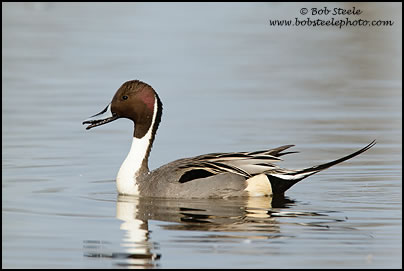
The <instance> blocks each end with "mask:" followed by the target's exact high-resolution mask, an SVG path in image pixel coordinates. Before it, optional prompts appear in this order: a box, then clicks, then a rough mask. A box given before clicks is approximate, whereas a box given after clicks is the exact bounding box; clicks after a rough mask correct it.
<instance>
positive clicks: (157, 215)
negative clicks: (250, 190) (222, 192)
mask: <svg viewBox="0 0 404 271" xmlns="http://www.w3.org/2000/svg"><path fill="white" fill-rule="evenodd" d="M293 205H295V202H294V201H293V200H291V199H289V198H287V197H284V196H276V197H245V198H228V199H192V200H191V199H186V200H184V199H164V198H147V197H132V196H123V195H119V196H118V198H117V202H116V218H118V219H119V220H120V221H122V223H121V224H120V229H121V230H123V231H125V235H124V238H123V239H122V241H121V242H120V247H121V249H122V250H123V251H122V252H114V253H105V252H102V251H103V250H104V251H105V248H103V247H107V246H108V243H107V242H102V241H86V242H85V243H86V245H85V249H86V250H87V251H90V250H91V252H87V253H85V256H86V257H99V258H112V259H113V261H114V264H116V265H118V266H125V267H156V266H158V263H159V259H160V258H161V256H162V255H161V254H159V253H157V252H156V251H158V250H159V249H158V247H159V242H158V241H157V242H156V241H154V242H152V241H151V232H150V230H149V224H148V222H149V220H154V221H161V222H170V223H162V224H161V225H159V227H161V228H162V229H164V230H174V231H207V232H211V234H205V235H197V236H196V238H195V236H193V235H192V234H190V236H189V237H190V238H189V239H188V240H189V241H190V242H191V241H192V242H198V241H200V242H207V241H208V242H225V241H226V240H229V239H232V240H239V241H246V240H247V241H248V240H257V239H260V240H265V239H279V238H287V237H288V236H284V235H283V234H282V233H281V227H280V226H281V225H280V224H281V223H280V222H279V221H278V220H279V218H280V217H283V216H287V217H290V216H293V217H298V216H325V215H324V214H320V213H315V212H290V211H287V210H285V209H287V208H289V207H291V206H293ZM328 222H330V221H329V220H328ZM154 240H155V239H154Z"/></svg>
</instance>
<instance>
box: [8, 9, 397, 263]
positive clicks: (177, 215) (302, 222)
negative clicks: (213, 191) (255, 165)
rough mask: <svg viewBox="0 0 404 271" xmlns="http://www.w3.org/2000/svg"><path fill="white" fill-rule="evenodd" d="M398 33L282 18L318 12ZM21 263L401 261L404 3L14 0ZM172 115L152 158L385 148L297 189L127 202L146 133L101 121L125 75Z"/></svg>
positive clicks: (11, 24)
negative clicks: (123, 177)
mask: <svg viewBox="0 0 404 271" xmlns="http://www.w3.org/2000/svg"><path fill="white" fill-rule="evenodd" d="M324 6H327V7H328V8H329V9H331V8H334V7H343V8H352V7H353V6H355V7H356V8H360V9H361V10H362V11H363V12H362V14H360V15H350V16H342V18H345V17H348V18H349V19H352V20H354V19H357V18H363V19H369V20H373V19H375V20H392V21H394V25H393V26H383V27H359V26H357V27H355V26H350V27H343V28H341V29H340V28H338V27H332V26H324V27H309V26H307V27H280V26H278V27H275V26H270V25H269V20H270V19H294V18H295V17H298V18H301V19H304V18H308V17H309V18H312V19H317V18H323V19H331V18H332V17H334V18H337V17H338V16H332V15H328V16H326V15H322V16H314V15H310V16H309V15H307V16H303V15H300V13H299V12H300V10H301V8H304V7H305V8H308V9H309V10H310V8H312V7H317V8H321V7H322V8H323V7H324ZM2 15H3V16H2V31H3V32H2V33H3V34H2V71H3V73H2V89H3V92H2V121H3V123H2V128H3V129H2V180H3V181H2V265H3V267H5V268H111V267H112V268H121V267H129V268H131V267H146V268H148V267H161V268H197V267H200V268H203V267H205V268H224V267H227V268H382V267H387V268H400V267H402V256H401V253H402V231H401V230H402V193H401V188H402V172H401V163H402V156H401V155H402V145H401V143H402V132H401V129H402V124H401V121H402V114H401V110H402V101H401V99H402V77H401V73H402V62H401V61H402V43H401V40H402V34H401V33H402V22H401V20H402V4H401V3H393V4H385V3H383V4H380V3H371V4H368V3H355V4H353V3H345V4H341V3H340V4H336V3H330V4H324V3H319V4H307V3H306V4H305V3H299V4H296V3H233V4H230V3H226V4H224V3H221V4H217V3H208V4H198V3H184V4H180V3H176V4H162V3H149V4H145V3H98V4H92V3H70V4H66V3H2ZM130 79H140V80H143V81H145V82H147V83H149V84H151V85H152V86H153V87H154V88H155V89H156V90H157V92H158V93H159V96H160V98H161V99H162V101H163V104H164V113H163V119H162V123H161V125H160V129H159V131H158V134H157V137H156V142H155V144H154V147H153V150H152V153H151V157H150V168H156V167H158V166H160V165H162V164H164V163H167V162H170V161H172V160H175V159H177V158H181V157H188V156H193V155H198V154H203V153H209V152H230V151H254V150H261V149H265V148H273V147H278V146H280V145H285V144H296V147H295V150H298V151H299V152H300V153H298V154H293V155H290V156H287V157H285V161H283V162H281V165H282V166H284V167H287V168H301V167H306V166H312V165H315V164H318V163H321V162H326V161H329V160H332V159H336V158H339V157H341V156H344V155H346V154H349V153H351V152H353V151H355V150H357V149H359V148H361V147H363V146H365V145H366V144H368V143H369V142H370V141H372V140H373V139H376V140H377V144H376V146H375V147H373V148H372V149H371V150H369V151H367V152H365V153H364V154H362V155H360V156H358V157H355V158H354V159H352V160H349V161H347V162H344V163H343V164H341V165H338V166H335V167H333V168H331V169H328V170H326V171H324V172H322V173H320V174H317V175H314V176H311V177H309V178H308V179H306V180H304V181H302V182H301V183H299V184H297V185H296V186H294V187H293V188H292V189H291V190H289V191H288V192H287V193H286V196H287V197H286V199H285V200H283V201H279V200H276V199H274V200H273V201H271V199H270V198H250V199H229V200H172V199H171V200H164V199H147V198H133V197H118V196H117V194H116V188H115V183H114V179H115V176H116V174H117V172H118V169H119V166H120V164H121V163H122V161H123V160H124V158H125V157H126V154H127V152H128V150H129V147H130V144H131V135H132V125H131V123H130V122H129V121H127V120H119V121H116V122H113V123H110V124H108V125H105V126H102V127H97V128H95V129H92V130H90V131H86V130H85V129H84V127H83V126H82V125H81V122H82V121H83V120H84V119H86V118H87V117H89V116H91V115H93V114H95V113H98V112H100V111H101V110H102V109H103V108H104V107H105V106H106V105H107V103H108V102H109V101H110V100H111V98H112V96H113V94H114V93H115V91H116V89H117V88H118V87H119V86H120V85H121V84H122V83H123V82H124V81H126V80H130Z"/></svg>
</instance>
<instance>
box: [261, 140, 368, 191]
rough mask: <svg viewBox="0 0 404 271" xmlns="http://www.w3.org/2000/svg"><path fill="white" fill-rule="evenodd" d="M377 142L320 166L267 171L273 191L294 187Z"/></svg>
mask: <svg viewBox="0 0 404 271" xmlns="http://www.w3.org/2000/svg"><path fill="white" fill-rule="evenodd" d="M375 144H376V140H373V141H372V142H371V143H370V144H369V145H367V146H366V147H364V148H362V149H360V150H358V151H356V152H354V153H352V154H349V155H347V156H344V157H342V158H339V159H337V160H334V161H331V162H328V163H325V164H321V165H318V166H314V167H309V168H305V169H301V170H294V171H285V172H276V173H267V174H266V175H267V177H268V179H269V181H270V182H271V186H272V192H273V193H274V194H283V193H284V192H285V191H286V190H288V189H289V188H290V187H292V186H293V185H294V184H296V183H298V182H300V181H301V180H303V179H305V178H307V177H309V176H311V175H313V174H316V173H318V172H320V171H322V170H324V169H327V168H329V167H332V166H334V165H336V164H339V163H342V162H344V161H346V160H348V159H351V158H352V157H355V156H357V155H359V154H361V153H363V152H365V151H367V150H368V149H370V148H371V147H373V146H374V145H375Z"/></svg>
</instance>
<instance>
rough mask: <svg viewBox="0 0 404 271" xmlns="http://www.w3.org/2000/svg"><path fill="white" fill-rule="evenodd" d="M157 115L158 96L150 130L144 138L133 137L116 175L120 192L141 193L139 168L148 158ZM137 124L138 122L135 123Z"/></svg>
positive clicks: (127, 193)
mask: <svg viewBox="0 0 404 271" xmlns="http://www.w3.org/2000/svg"><path fill="white" fill-rule="evenodd" d="M156 116H157V97H155V100H154V111H153V120H152V123H151V125H150V128H149V130H148V131H147V133H146V134H145V135H144V136H143V137H142V138H136V137H133V141H132V146H131V148H130V151H129V153H128V156H127V157H126V159H125V161H124V162H123V163H122V165H121V168H120V169H119V172H118V175H117V177H116V186H117V189H118V192H119V194H125V195H139V186H138V182H137V178H138V174H139V170H140V169H141V167H142V163H143V160H144V159H145V158H146V155H147V150H148V149H149V146H150V144H151V143H152V142H150V140H151V138H152V132H153V126H154V123H155V121H156ZM135 125H136V124H135Z"/></svg>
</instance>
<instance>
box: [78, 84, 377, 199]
mask: <svg viewBox="0 0 404 271" xmlns="http://www.w3.org/2000/svg"><path fill="white" fill-rule="evenodd" d="M162 112H163V104H162V102H161V100H160V98H159V96H158V95H157V92H156V91H155V90H154V89H153V88H152V87H151V86H150V85H149V84H147V83H145V82H142V81H140V80H130V81H127V82H125V83H123V84H122V85H121V86H120V87H119V89H118V90H117V91H116V93H115V95H114V96H113V98H112V101H111V102H110V103H109V104H108V105H107V106H106V107H105V109H104V110H102V111H101V112H100V113H98V114H96V115H93V116H91V117H90V118H88V119H86V120H85V121H84V122H83V125H88V126H87V127H86V130H89V129H92V128H94V127H98V126H101V125H104V124H107V123H110V122H112V121H115V120H117V119H120V118H127V119H129V120H132V121H133V123H134V130H133V139H132V144H131V147H130V150H129V153H128V155H127V157H126V159H125V160H124V161H123V163H122V165H121V167H120V169H119V171H118V174H117V176H116V187H117V191H118V193H119V194H120V195H128V196H144V197H160V198H184V199H189V198H229V197H256V196H274V195H284V193H285V192H286V191H287V190H288V189H289V188H291V187H292V186H293V185H295V184H296V183H298V182H300V181H301V180H303V179H305V178H307V177H309V176H311V175H313V174H316V173H318V172H320V171H322V170H324V169H327V168H329V167H332V166H334V165H336V164H339V163H341V162H344V161H346V160H348V159H350V158H353V157H355V156H357V155H359V154H361V153H363V152H365V151H367V150H369V149H370V148H371V147H373V146H374V145H375V144H376V141H375V140H373V141H372V142H371V143H369V144H368V145H366V146H365V147H363V148H362V149H359V150H358V151H356V152H353V153H351V154H349V155H346V156H344V157H342V158H339V159H336V160H333V161H331V162H327V163H324V164H321V165H316V166H312V167H308V168H303V169H297V170H291V169H286V168H282V167H280V166H278V165H276V164H275V163H277V162H280V161H282V159H281V157H283V156H284V155H288V154H292V153H297V152H296V151H291V150H290V148H291V147H293V146H294V145H284V146H280V147H277V148H273V149H268V150H259V151H251V152H248V151H247V152H227V153H220V152H217V153H208V154H203V155H199V156H195V157H189V158H181V159H178V160H175V161H173V162H170V163H168V164H165V165H163V166H160V167H158V168H157V169H154V170H152V171H150V170H149V166H148V160H149V155H150V151H151V149H152V146H153V142H154V139H155V136H156V132H157V129H158V127H159V124H160V121H161V117H162Z"/></svg>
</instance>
